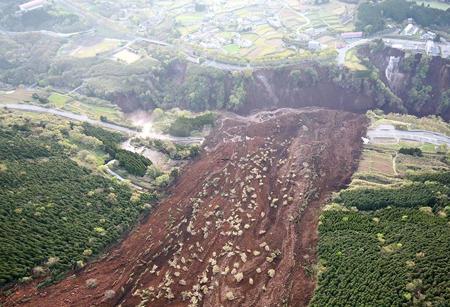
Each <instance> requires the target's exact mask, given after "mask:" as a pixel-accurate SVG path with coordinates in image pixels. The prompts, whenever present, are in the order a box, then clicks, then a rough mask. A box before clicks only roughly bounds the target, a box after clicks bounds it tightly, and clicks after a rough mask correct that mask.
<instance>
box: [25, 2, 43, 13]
mask: <svg viewBox="0 0 450 307" xmlns="http://www.w3.org/2000/svg"><path fill="white" fill-rule="evenodd" d="M46 4H47V0H33V1H30V2H27V3H24V4H21V5H19V8H20V10H21V11H22V12H29V11H32V10H36V9H39V8H42V7H44V6H45V5H46Z"/></svg>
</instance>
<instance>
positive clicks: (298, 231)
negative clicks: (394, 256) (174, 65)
mask: <svg viewBox="0 0 450 307" xmlns="http://www.w3.org/2000/svg"><path fill="white" fill-rule="evenodd" d="M266 115H270V116H266ZM299 122H301V124H299ZM364 123H365V121H364V119H363V117H362V116H359V115H355V114H350V113H344V112H338V111H331V110H314V109H308V110H281V111H274V112H266V113H265V115H264V116H261V117H258V116H254V117H251V118H249V119H241V118H228V119H223V120H222V124H221V125H219V126H218V127H220V128H219V129H218V130H217V131H215V132H214V133H213V134H212V136H211V137H209V138H208V139H207V140H206V146H207V147H208V151H206V152H204V153H203V154H202V155H201V157H200V158H199V159H198V160H197V161H196V162H194V163H193V164H192V165H190V166H189V167H188V168H187V169H186V170H185V172H184V173H183V174H182V175H181V176H180V177H179V178H178V180H177V184H176V185H175V186H174V187H173V188H172V189H171V196H169V197H168V198H167V199H166V200H165V201H163V202H162V203H161V204H160V205H159V206H158V207H157V208H156V209H155V211H154V212H153V213H152V214H151V215H150V216H149V218H148V220H146V221H145V222H144V223H143V224H142V225H140V226H139V227H138V228H137V229H136V230H135V231H133V232H132V233H131V234H130V236H129V237H128V238H127V239H126V240H125V241H124V242H123V243H122V244H120V245H119V246H118V247H115V248H113V249H112V250H111V252H110V253H109V254H108V256H107V257H106V258H105V259H103V260H100V261H98V262H97V263H94V264H93V265H87V266H86V269H84V270H83V271H82V272H81V273H80V274H79V275H78V277H77V278H75V279H72V280H69V279H67V280H64V281H63V282H61V283H60V284H58V285H55V286H51V287H50V288H49V293H50V292H51V293H52V295H51V297H49V296H47V297H33V299H31V300H30V304H29V305H30V306H36V305H40V306H64V305H65V304H64V303H63V302H64V299H65V298H66V297H67V291H65V289H66V288H73V289H75V288H76V289H77V294H76V295H75V297H73V299H77V301H78V302H79V304H80V305H84V306H90V305H96V304H100V303H102V302H106V301H107V304H108V305H123V306H138V305H140V306H170V305H171V304H174V305H178V306H180V305H183V306H186V305H187V306H201V305H205V306H220V305H223V304H224V303H225V302H226V301H233V303H232V304H239V305H254V306H264V305H279V304H281V303H282V301H283V300H287V301H288V302H289V303H290V305H297V306H298V305H307V303H308V300H309V298H310V297H311V293H312V291H313V286H314V280H311V279H310V278H309V277H308V276H307V275H306V274H305V272H304V267H305V266H304V265H305V263H304V261H308V264H310V263H313V262H314V256H315V251H314V247H315V242H316V241H315V240H316V226H317V222H318V215H319V205H320V200H321V199H322V198H323V197H325V196H326V195H327V194H328V193H329V192H331V191H332V188H335V187H337V186H338V185H339V184H341V183H343V182H345V180H346V179H347V178H349V176H350V175H351V170H352V166H353V165H354V164H353V163H354V162H353V161H354V159H355V157H356V156H357V155H356V154H355V153H357V152H358V150H359V146H360V138H361V134H362V133H364V131H363V129H360V128H361V127H363V125H364ZM304 127H306V128H304ZM358 129H359V130H358ZM235 136H240V138H236V137H235ZM331 187H332V188H331ZM305 255H306V256H308V257H309V258H305V257H304V256H305ZM92 269H95V271H90V270H92ZM92 278H95V279H97V280H98V286H97V287H96V288H94V289H88V287H87V283H86V282H87V280H89V279H92ZM80 285H81V286H80ZM112 287H113V288H114V289H121V290H120V293H117V294H116V293H115V292H114V290H110V288H112ZM108 291H112V292H108ZM107 292H108V295H107V296H106V294H107ZM21 293H22V295H24V293H25V292H24V291H23V292H21ZM30 293H31V294H30V295H32V293H34V292H33V291H32V289H31V288H30ZM106 297H108V298H106ZM99 298H101V299H99ZM8 299H11V301H13V300H14V299H15V298H14V296H11V297H10V298H8ZM6 306H8V304H6Z"/></svg>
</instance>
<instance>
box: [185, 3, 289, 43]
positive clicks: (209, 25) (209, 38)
mask: <svg viewBox="0 0 450 307" xmlns="http://www.w3.org/2000/svg"><path fill="white" fill-rule="evenodd" d="M219 8H220V7H217V14H216V13H215V12H216V9H215V7H214V6H212V7H208V9H207V12H206V13H205V16H204V18H203V19H202V21H201V26H200V28H199V30H198V31H196V32H194V33H191V34H188V35H186V36H185V37H184V39H185V40H187V41H189V42H190V43H195V44H198V45H200V46H202V47H204V48H207V49H222V48H223V47H224V46H226V45H229V44H235V45H237V46H239V47H241V48H249V47H251V46H252V45H253V42H252V41H251V40H248V39H245V38H242V36H241V33H245V32H252V31H254V30H255V29H256V27H258V26H260V25H265V24H267V25H269V26H271V27H272V28H274V29H279V28H281V27H283V24H282V23H281V20H280V18H279V16H278V15H276V14H275V13H273V11H271V10H269V9H265V10H262V12H258V13H256V14H254V15H250V16H245V17H239V16H237V15H235V14H234V13H233V12H232V11H230V12H226V13H222V12H221V10H219ZM224 31H225V32H232V33H233V35H231V36H230V37H227V38H226V37H223V36H220V35H219V33H221V32H224Z"/></svg>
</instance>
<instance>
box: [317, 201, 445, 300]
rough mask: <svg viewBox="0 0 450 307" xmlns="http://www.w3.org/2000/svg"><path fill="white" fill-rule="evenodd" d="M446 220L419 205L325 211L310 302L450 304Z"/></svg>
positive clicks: (321, 224)
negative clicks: (317, 266) (316, 281)
mask: <svg viewBox="0 0 450 307" xmlns="http://www.w3.org/2000/svg"><path fill="white" fill-rule="evenodd" d="M447 223H448V218H442V217H437V216H435V215H430V214H427V213H422V212H420V211H419V210H417V209H404V208H392V209H383V210H381V211H377V212H364V213H359V212H343V211H326V212H324V213H323V215H322V216H321V223H320V226H319V235H320V237H319V243H318V255H319V258H320V260H319V268H323V269H322V270H320V273H319V277H318V287H317V289H316V292H315V294H314V298H313V299H312V301H311V306H313V307H315V306H317V307H318V306H412V305H414V306H416V305H417V306H419V305H428V304H429V305H432V306H447V305H448V304H447V302H449V301H450V293H449V292H448V290H447V289H448V288H449V287H450V280H449V279H448V276H450V262H449V261H448V251H449V250H450V228H449V227H448V224H447ZM391 247H395V248H391ZM382 250H385V251H388V253H386V252H382ZM418 280H420V281H421V282H417V281H418ZM412 285H415V286H414V287H413V286H412ZM426 302H429V303H426Z"/></svg>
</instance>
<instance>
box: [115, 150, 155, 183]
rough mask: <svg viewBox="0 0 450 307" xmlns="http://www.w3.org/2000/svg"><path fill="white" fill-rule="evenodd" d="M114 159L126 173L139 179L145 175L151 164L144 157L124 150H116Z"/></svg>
mask: <svg viewBox="0 0 450 307" xmlns="http://www.w3.org/2000/svg"><path fill="white" fill-rule="evenodd" d="M115 159H116V160H118V161H119V164H120V166H122V167H123V168H124V169H125V170H126V171H127V172H129V173H130V174H132V175H135V176H141V177H142V176H144V175H145V172H146V171H147V167H148V166H150V165H151V164H152V161H150V160H149V159H147V158H146V157H144V156H141V155H140V154H137V153H134V152H131V151H128V150H124V149H116V151H115Z"/></svg>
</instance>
